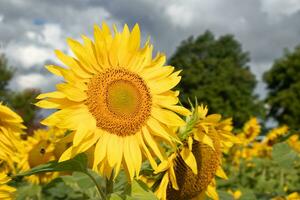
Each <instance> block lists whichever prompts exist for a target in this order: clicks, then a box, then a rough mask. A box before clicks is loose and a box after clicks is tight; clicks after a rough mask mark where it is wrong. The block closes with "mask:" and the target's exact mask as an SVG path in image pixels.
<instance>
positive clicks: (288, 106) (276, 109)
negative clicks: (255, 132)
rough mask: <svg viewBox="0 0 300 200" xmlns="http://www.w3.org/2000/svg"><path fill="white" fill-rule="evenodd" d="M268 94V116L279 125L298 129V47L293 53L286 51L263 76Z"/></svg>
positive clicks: (299, 116) (299, 115) (299, 82)
mask: <svg viewBox="0 0 300 200" xmlns="http://www.w3.org/2000/svg"><path fill="white" fill-rule="evenodd" d="M264 81H265V82H266V84H267V86H268V89H269V93H268V96H267V98H266V102H267V104H268V105H269V106H270V110H269V113H268V114H269V116H270V117H273V118H275V119H276V120H277V121H278V122H279V123H280V124H287V125H288V126H290V127H291V128H294V129H299V128H300V124H299V122H300V46H298V47H296V48H295V50H294V51H293V52H290V51H288V50H286V51H285V54H284V56H283V57H282V58H280V59H278V60H276V61H275V62H274V64H273V66H272V68H271V69H270V70H269V71H268V72H266V73H265V74H264Z"/></svg>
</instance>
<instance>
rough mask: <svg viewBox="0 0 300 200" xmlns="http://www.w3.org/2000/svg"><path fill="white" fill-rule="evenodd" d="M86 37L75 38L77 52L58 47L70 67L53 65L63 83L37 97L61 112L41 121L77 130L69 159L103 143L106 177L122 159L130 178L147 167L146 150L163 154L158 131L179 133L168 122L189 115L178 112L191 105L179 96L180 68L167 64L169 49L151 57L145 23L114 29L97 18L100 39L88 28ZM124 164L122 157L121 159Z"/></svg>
mask: <svg viewBox="0 0 300 200" xmlns="http://www.w3.org/2000/svg"><path fill="white" fill-rule="evenodd" d="M82 38H83V44H81V43H79V42H77V41H74V40H72V39H68V45H69V46H70V48H71V50H72V51H73V53H74V54H75V57H71V56H68V55H66V54H64V53H63V52H61V51H58V50H57V51H56V55H57V57H58V58H59V59H60V60H61V61H62V62H63V63H64V64H65V65H66V66H67V67H68V68H62V67H58V66H47V69H48V70H49V71H51V72H52V73H54V74H55V75H58V76H62V77H63V78H64V79H65V82H64V83H60V84H58V85H57V86H56V88H57V91H54V92H51V93H46V94H41V95H40V96H38V99H44V100H41V101H39V102H38V103H37V105H38V106H40V107H43V108H51V109H53V108H55V109H59V111H57V112H55V113H54V114H52V115H51V116H49V117H48V118H47V119H45V120H44V121H43V122H42V123H43V124H45V125H49V126H56V127H59V128H65V129H70V130H73V131H75V133H74V138H73V142H72V146H71V147H70V148H69V149H68V150H67V151H66V152H65V153H64V154H63V155H62V157H61V159H60V160H61V161H62V160H66V159H69V158H70V157H72V156H74V155H75V154H78V153H81V152H84V151H86V150H87V149H89V148H90V147H91V146H93V145H94V144H96V147H95V156H94V162H93V168H94V169H95V170H99V172H100V173H101V174H103V175H106V176H107V177H110V175H111V172H112V170H113V169H114V174H115V175H117V174H118V172H119V170H120V167H121V166H123V167H124V168H125V169H126V171H127V172H128V174H129V177H130V179H132V178H133V177H134V176H135V175H138V174H139V172H140V167H141V164H142V155H144V156H145V157H146V158H147V159H148V160H150V162H151V164H152V165H153V167H155V165H156V163H155V161H154V157H158V158H159V159H161V160H163V154H162V152H161V150H160V148H159V144H158V143H157V140H156V138H159V139H163V140H165V141H166V142H172V141H173V140H174V139H176V138H173V137H172V135H171V134H170V133H169V131H168V127H173V126H182V125H183V124H184V123H185V122H184V121H183V120H182V119H181V118H180V117H179V116H178V115H177V114H175V112H176V113H179V114H182V115H188V114H189V111H188V110H187V109H185V108H183V107H181V106H178V105H176V104H177V103H178V94H179V92H177V91H171V89H172V88H174V87H175V86H176V85H177V84H178V83H179V81H180V79H181V77H180V76H179V73H180V72H179V71H177V72H174V67H172V66H164V63H165V62H166V56H165V55H164V54H162V53H158V54H157V56H156V57H155V58H152V50H153V46H152V45H151V44H150V43H149V41H147V42H146V44H145V45H144V47H143V48H141V47H140V29H139V26H138V25H135V26H134V28H133V29H132V31H131V32H130V30H129V29H128V26H127V25H125V26H124V28H123V31H122V32H119V31H118V30H117V28H116V27H114V33H112V32H111V30H110V29H109V27H108V26H107V25H106V24H105V23H104V24H103V25H102V28H99V27H98V26H95V28H94V41H92V40H90V39H89V38H87V37H86V36H82ZM122 164H123V165H122Z"/></svg>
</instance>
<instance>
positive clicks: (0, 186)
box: [0, 173, 16, 200]
mask: <svg viewBox="0 0 300 200" xmlns="http://www.w3.org/2000/svg"><path fill="white" fill-rule="evenodd" d="M9 181H10V178H9V177H7V176H6V174H4V173H0V199H1V200H12V199H14V193H15V191H16V189H15V188H13V187H10V186H8V185H7V183H8V182H9Z"/></svg>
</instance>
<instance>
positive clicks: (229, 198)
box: [218, 191, 233, 200]
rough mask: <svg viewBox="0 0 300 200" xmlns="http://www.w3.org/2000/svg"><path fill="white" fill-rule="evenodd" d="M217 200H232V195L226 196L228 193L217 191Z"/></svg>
mask: <svg viewBox="0 0 300 200" xmlns="http://www.w3.org/2000/svg"><path fill="white" fill-rule="evenodd" d="M218 194H219V198H220V199H222V200H233V197H232V195H230V194H228V192H225V191H218Z"/></svg>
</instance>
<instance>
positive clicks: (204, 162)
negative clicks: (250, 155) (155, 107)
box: [156, 106, 238, 200]
mask: <svg viewBox="0 0 300 200" xmlns="http://www.w3.org/2000/svg"><path fill="white" fill-rule="evenodd" d="M207 112H208V110H207V108H206V107H204V106H199V107H198V108H197V109H195V111H194V113H193V115H195V116H196V118H195V117H190V118H189V119H197V121H196V122H195V123H194V129H193V130H192V132H191V133H190V135H189V136H188V138H187V139H186V140H184V141H182V142H183V145H182V146H181V147H179V150H177V151H176V152H174V153H173V154H171V156H170V157H169V159H168V162H166V161H164V162H162V163H161V164H160V165H159V166H158V170H157V171H156V173H159V172H163V173H164V175H163V178H162V180H161V184H160V186H159V187H158V189H157V191H156V194H157V196H158V197H159V198H160V199H162V200H165V199H168V200H173V199H176V200H181V199H182V200H184V199H193V198H200V197H201V198H202V197H205V194H206V195H208V196H209V197H211V198H213V199H217V198H218V195H217V193H216V189H215V188H216V184H215V181H214V178H215V175H217V176H220V177H222V178H227V177H226V175H225V173H224V171H223V170H222V168H221V159H222V151H224V150H226V148H227V147H229V146H231V145H232V144H233V143H235V142H237V141H238V139H237V138H235V137H234V136H233V135H232V133H231V130H232V125H231V120H230V119H226V120H221V115H218V114H213V115H207ZM188 129H189V128H188ZM181 131H183V132H184V133H185V132H186V131H185V130H181ZM181 138H182V137H181ZM174 155H175V156H174ZM166 163H167V164H166ZM169 181H170V183H169ZM201 198H200V199H201Z"/></svg>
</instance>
